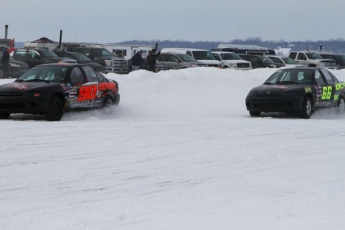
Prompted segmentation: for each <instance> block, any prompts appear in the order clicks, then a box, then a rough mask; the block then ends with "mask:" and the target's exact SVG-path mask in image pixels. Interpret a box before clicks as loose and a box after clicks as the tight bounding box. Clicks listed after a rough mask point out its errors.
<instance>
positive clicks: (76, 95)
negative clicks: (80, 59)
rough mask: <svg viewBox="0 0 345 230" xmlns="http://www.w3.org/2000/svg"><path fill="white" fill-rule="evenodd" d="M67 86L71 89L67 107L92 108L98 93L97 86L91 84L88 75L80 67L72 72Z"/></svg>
mask: <svg viewBox="0 0 345 230" xmlns="http://www.w3.org/2000/svg"><path fill="white" fill-rule="evenodd" d="M95 85H96V88H95ZM67 86H68V87H69V94H68V99H67V100H68V103H67V105H69V107H70V108H90V107H92V105H93V100H94V98H95V97H96V93H97V84H95V83H91V84H89V83H88V80H87V77H86V73H85V72H84V71H83V70H82V69H81V68H80V67H79V66H76V67H74V68H73V69H72V70H71V73H70V76H69V78H68V83H67Z"/></svg>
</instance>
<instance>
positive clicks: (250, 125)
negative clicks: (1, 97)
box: [0, 68, 345, 230]
mask: <svg viewBox="0 0 345 230" xmlns="http://www.w3.org/2000/svg"><path fill="white" fill-rule="evenodd" d="M274 71H275V70H274V69H258V70H251V71H236V70H219V69H213V68H198V69H185V70H170V71H165V72H159V73H150V72H146V71H142V70H140V71H137V72H133V73H130V74H129V75H116V74H108V75H107V77H109V78H112V79H115V80H117V81H118V82H119V86H120V93H121V103H120V105H119V106H118V107H116V108H115V111H114V113H113V114H112V115H108V116H105V115H103V114H102V113H100V112H99V111H89V112H80V113H76V112H74V113H66V114H65V115H64V117H63V119H62V120H61V121H60V122H48V121H46V120H45V118H44V117H42V116H33V115H21V114H18V115H14V116H12V118H11V119H10V120H0V127H1V128H0V134H1V138H0V229H1V230H48V229H49V230H110V229H117V230H118V229H121V230H122V229H126V230H127V229H128V230H133V229H140V230H142V229H145V230H146V229H147V230H162V229H164V230H176V229H181V230H192V229H193V230H194V229H195V230H210V229H217V230H228V229H243V230H258V229H260V230H277V229H279V230H291V229H298V230H343V229H345V218H344V216H345V208H344V207H345V195H344V194H345V167H344V166H345V154H344V148H345V117H339V116H335V115H332V111H330V110H327V111H325V110H324V111H317V112H315V113H314V114H313V116H312V117H311V119H309V120H304V119H299V118H296V117H287V116H284V115H279V114H278V115H273V116H271V115H265V116H264V117H260V118H251V117H250V116H249V114H248V112H247V111H246V108H245V103H244V100H245V96H246V95H247V93H248V91H249V90H250V89H251V88H252V87H254V86H256V85H259V84H262V83H263V81H264V80H265V79H266V78H268V76H269V75H270V74H272V73H273V72H274ZM332 72H333V73H334V74H335V75H336V76H337V77H338V78H339V79H341V80H345V71H344V70H342V71H341V70H334V71H332ZM11 81H13V80H12V79H6V80H0V84H4V83H6V82H11Z"/></svg>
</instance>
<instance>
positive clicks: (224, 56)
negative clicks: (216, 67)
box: [211, 51, 252, 70]
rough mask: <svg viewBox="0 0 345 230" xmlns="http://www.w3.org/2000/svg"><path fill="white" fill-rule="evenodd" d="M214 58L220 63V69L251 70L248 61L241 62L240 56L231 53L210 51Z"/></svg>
mask: <svg viewBox="0 0 345 230" xmlns="http://www.w3.org/2000/svg"><path fill="white" fill-rule="evenodd" d="M211 53H212V54H213V56H214V58H215V59H216V60H218V61H220V68H222V69H227V68H231V69H239V70H249V69H252V64H251V62H249V61H246V60H243V59H242V58H241V57H240V56H238V55H237V54H236V53H233V52H224V51H212V52H211Z"/></svg>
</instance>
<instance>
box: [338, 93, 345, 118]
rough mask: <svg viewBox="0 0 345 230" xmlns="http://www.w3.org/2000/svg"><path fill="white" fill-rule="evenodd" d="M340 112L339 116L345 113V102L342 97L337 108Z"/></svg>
mask: <svg viewBox="0 0 345 230" xmlns="http://www.w3.org/2000/svg"><path fill="white" fill-rule="evenodd" d="M337 108H338V110H337V112H338V113H339V114H344V113H345V100H344V98H343V97H340V99H339V101H338V106H337Z"/></svg>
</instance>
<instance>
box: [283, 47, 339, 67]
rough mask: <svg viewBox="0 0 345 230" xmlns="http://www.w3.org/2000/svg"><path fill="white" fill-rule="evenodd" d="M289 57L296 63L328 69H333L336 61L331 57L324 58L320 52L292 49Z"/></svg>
mask: <svg viewBox="0 0 345 230" xmlns="http://www.w3.org/2000/svg"><path fill="white" fill-rule="evenodd" d="M289 57H290V58H292V59H294V60H295V61H296V62H297V63H298V64H302V65H306V66H310V67H324V68H328V69H335V68H336V67H337V65H336V62H335V61H334V60H332V59H324V58H322V57H321V56H320V54H318V53H316V52H312V51H292V52H290V53H289Z"/></svg>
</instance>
